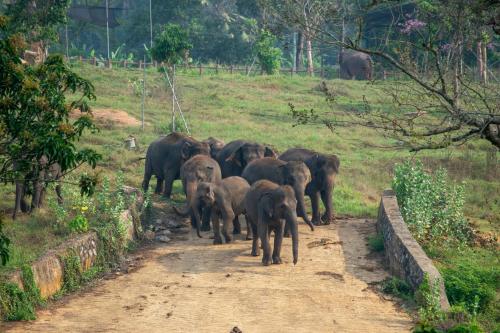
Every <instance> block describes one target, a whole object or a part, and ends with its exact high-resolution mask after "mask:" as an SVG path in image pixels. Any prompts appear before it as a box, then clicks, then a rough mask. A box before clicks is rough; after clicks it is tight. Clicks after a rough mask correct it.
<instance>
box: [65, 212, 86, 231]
mask: <svg viewBox="0 0 500 333" xmlns="http://www.w3.org/2000/svg"><path fill="white" fill-rule="evenodd" d="M68 227H69V230H70V231H71V232H74V233H84V232H87V231H88V230H89V221H88V220H87V218H86V217H85V216H83V215H77V216H75V217H74V218H73V219H72V220H71V221H69V223H68Z"/></svg>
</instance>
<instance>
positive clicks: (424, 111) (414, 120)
mask: <svg viewBox="0 0 500 333" xmlns="http://www.w3.org/2000/svg"><path fill="white" fill-rule="evenodd" d="M478 3H482V2H476V1H473V0H457V1H449V0H422V1H418V2H415V4H416V7H415V12H414V14H413V15H412V16H408V15H405V16H402V17H401V19H400V20H399V21H396V22H393V24H392V25H391V26H389V27H387V29H391V31H390V32H388V33H387V34H384V35H383V36H380V39H381V40H380V43H378V44H375V45H373V46H370V47H364V46H363V36H364V30H363V29H364V25H363V24H362V22H363V18H364V17H366V15H367V14H369V13H371V12H374V11H377V10H380V9H383V8H387V6H401V5H402V4H403V2H401V1H395V0H394V1H375V2H369V3H368V1H366V3H365V5H364V6H361V7H360V9H359V10H356V11H355V12H352V13H350V17H352V18H353V21H354V22H358V24H357V27H356V31H355V32H354V33H353V34H352V36H351V37H350V38H349V37H346V39H345V41H342V40H341V38H340V37H339V34H338V32H337V31H334V30H328V29H326V28H325V27H320V26H318V27H317V30H316V32H317V33H318V34H319V35H320V36H321V37H320V38H321V39H322V40H323V41H324V42H325V43H329V44H331V45H337V46H341V47H344V48H347V49H351V50H356V51H360V52H364V53H367V54H370V55H372V56H373V57H374V58H375V59H378V60H379V61H382V62H384V63H385V64H387V65H388V66H391V67H392V68H393V69H394V70H395V71H399V72H401V73H402V74H403V75H404V76H405V77H406V79H408V80H406V81H400V82H395V83H394V84H392V85H391V87H390V88H389V89H386V91H385V92H386V94H387V95H388V96H390V97H391V98H392V100H393V101H394V103H393V105H392V106H393V108H392V110H390V112H388V110H384V109H381V108H377V107H376V106H373V105H372V104H371V103H370V102H369V101H365V103H364V107H363V108H362V109H359V110H356V111H355V112H352V110H350V111H349V112H343V111H338V109H337V111H336V112H335V119H325V120H324V121H325V122H326V123H327V124H328V126H330V127H332V128H333V127H334V126H344V125H361V126H365V127H369V128H373V129H376V130H379V131H381V132H382V133H383V134H384V135H386V136H389V137H391V138H394V139H396V140H398V141H399V143H400V144H401V143H403V144H404V145H405V146H406V147H408V148H409V149H410V150H412V151H418V150H422V149H438V148H445V147H448V146H451V145H456V144H463V143H464V142H466V141H468V140H471V139H483V140H486V141H488V142H490V143H491V144H492V145H494V146H496V147H500V99H499V94H500V92H499V90H498V89H497V87H498V86H497V85H492V84H487V83H486V82H477V80H475V79H474V73H472V72H470V71H467V70H466V68H464V66H463V57H464V53H465V51H466V48H467V47H468V46H469V45H475V44H476V42H477V40H478V39H479V38H484V36H481V35H482V34H484V31H487V29H488V26H487V25H486V23H485V20H484V17H483V15H484V13H485V12H486V11H485V10H484V8H477V7H476V6H477V5H478ZM499 6H500V5H495V6H494V7H491V8H490V9H489V11H490V12H494V11H497V12H498V9H499ZM303 24H304V23H303ZM384 38H391V41H390V43H383V42H385V40H382V39H384ZM425 55H427V56H428V60H427V63H428V71H427V72H428V75H425V74H424V73H423V71H422V68H421V66H419V59H422V58H423V57H424V56H425ZM324 91H325V93H326V94H327V96H328V98H329V100H330V101H335V89H331V88H330V87H327V86H326V85H325V86H324Z"/></svg>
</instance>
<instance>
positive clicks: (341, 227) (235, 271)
mask: <svg viewBox="0 0 500 333" xmlns="http://www.w3.org/2000/svg"><path fill="white" fill-rule="evenodd" d="M372 233H374V225H373V222H372V221H365V220H344V221H339V222H338V224H335V225H330V226H324V227H319V228H317V230H316V231H315V232H314V233H311V232H310V231H309V230H308V228H307V227H306V226H305V225H303V224H301V226H300V250H299V263H298V264H297V265H296V266H294V265H293V264H291V247H290V243H291V241H290V239H286V240H285V241H284V247H283V250H282V257H283V259H284V261H285V263H284V264H283V265H273V266H269V267H264V266H261V264H260V258H255V257H251V256H250V255H249V253H250V247H251V244H250V242H249V241H244V240H237V241H236V242H235V243H233V244H229V245H221V246H213V245H211V240H209V239H208V233H205V236H204V237H205V238H204V239H201V240H199V239H197V238H193V235H192V234H191V233H190V234H188V235H187V236H188V239H187V240H186V241H173V242H172V243H169V244H167V245H162V246H158V247H155V248H154V249H152V250H149V251H148V252H147V253H146V254H145V255H144V257H145V259H144V260H143V261H144V265H143V266H142V267H141V268H140V269H138V270H136V271H135V272H132V273H129V274H125V275H122V276H119V277H117V278H115V279H112V280H103V281H102V282H99V283H98V285H97V286H96V287H94V288H92V289H91V290H89V291H87V292H83V293H80V294H77V295H73V296H70V297H68V298H67V299H65V300H64V302H61V303H60V304H55V305H54V306H51V307H50V308H49V309H46V310H41V311H39V312H38V320H36V321H34V322H29V323H16V324H13V325H12V326H9V327H8V330H7V332H215V333H226V332H230V331H231V329H232V328H233V327H234V326H237V327H238V328H239V329H241V330H242V331H243V332H244V333H253V332H255V333H259V332H294V333H298V332H307V333H311V332H356V333H358V332H398V333H401V332H409V331H410V329H411V327H412V322H411V319H410V318H409V317H408V315H407V314H405V313H404V312H402V311H399V310H398V309H397V307H396V305H395V304H394V303H392V302H390V301H387V300H384V299H383V298H381V297H380V296H379V295H377V294H376V293H375V292H374V291H372V289H371V288H370V285H369V284H370V283H372V282H376V281H380V280H383V279H384V278H386V277H387V273H386V272H385V271H384V270H383V269H382V268H381V264H380V262H379V259H377V258H376V257H375V258H374V256H373V255H370V254H369V251H368V249H367V247H366V244H365V243H366V239H365V238H366V236H367V235H369V234H372ZM340 240H343V243H342V242H341V241H340Z"/></svg>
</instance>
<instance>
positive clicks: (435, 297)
mask: <svg viewBox="0 0 500 333" xmlns="http://www.w3.org/2000/svg"><path fill="white" fill-rule="evenodd" d="M415 299H416V301H417V304H418V305H419V307H420V308H419V310H418V314H419V317H420V322H421V323H424V324H425V323H434V322H438V321H439V320H441V319H443V316H444V313H443V311H442V310H441V304H440V290H439V282H438V281H432V282H431V281H430V279H429V275H428V274H427V273H426V274H425V276H424V280H423V281H422V283H421V284H420V286H419V287H418V290H417V291H416V293H415Z"/></svg>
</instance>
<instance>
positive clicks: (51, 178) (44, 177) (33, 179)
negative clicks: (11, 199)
mask: <svg viewBox="0 0 500 333" xmlns="http://www.w3.org/2000/svg"><path fill="white" fill-rule="evenodd" d="M61 178H62V170H61V166H60V165H59V164H58V163H53V164H50V165H49V160H48V158H47V156H45V155H42V157H40V158H39V159H38V163H37V164H36V166H35V168H34V169H33V170H32V171H31V172H30V173H29V174H28V175H26V177H25V179H24V180H17V181H16V199H15V206H14V212H13V213H12V219H14V220H15V219H16V217H17V214H18V213H19V212H23V213H28V212H30V211H33V210H35V209H37V208H40V207H41V206H42V204H43V199H44V196H45V188H46V187H47V184H48V183H49V182H55V183H56V186H55V191H56V195H57V201H58V203H59V204H62V202H63V197H62V189H61V182H60V180H61ZM28 194H31V207H30V206H29V205H28V204H27V203H26V195H28Z"/></svg>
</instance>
